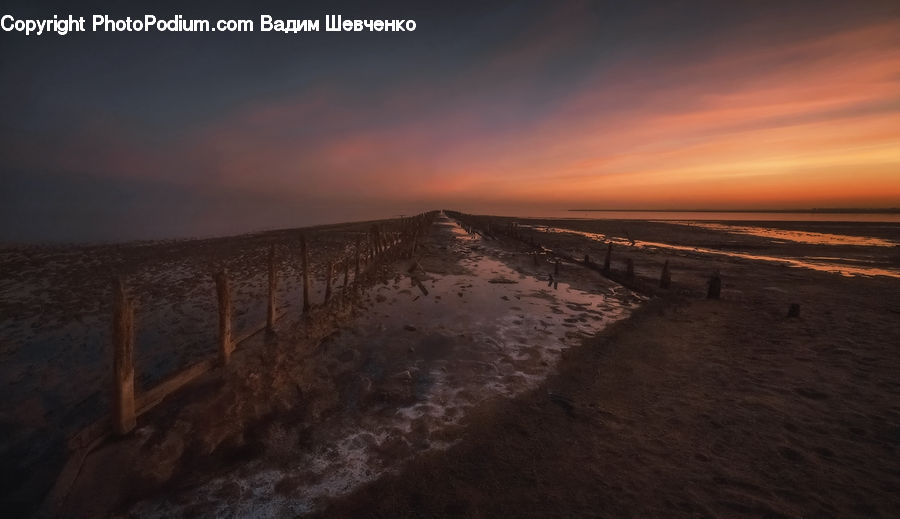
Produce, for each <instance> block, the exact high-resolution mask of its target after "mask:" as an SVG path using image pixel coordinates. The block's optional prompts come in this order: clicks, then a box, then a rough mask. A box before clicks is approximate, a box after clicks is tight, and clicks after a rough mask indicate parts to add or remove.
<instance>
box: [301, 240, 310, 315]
mask: <svg viewBox="0 0 900 519" xmlns="http://www.w3.org/2000/svg"><path fill="white" fill-rule="evenodd" d="M300 267H301V268H302V269H303V313H306V312H309V254H307V250H306V236H305V235H300Z"/></svg>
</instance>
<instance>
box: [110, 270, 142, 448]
mask: <svg viewBox="0 0 900 519" xmlns="http://www.w3.org/2000/svg"><path fill="white" fill-rule="evenodd" d="M113 296H114V298H115V299H114V306H113V330H112V332H113V333H112V337H113V381H114V388H113V413H112V422H113V430H114V431H115V433H116V434H120V435H122V434H127V433H129V432H131V431H132V430H133V429H134V428H135V426H136V425H137V418H136V417H135V405H134V303H133V302H132V301H131V300H129V299H128V296H127V295H126V294H125V283H124V282H123V281H122V279H121V278H116V279H115V280H114V281H113Z"/></svg>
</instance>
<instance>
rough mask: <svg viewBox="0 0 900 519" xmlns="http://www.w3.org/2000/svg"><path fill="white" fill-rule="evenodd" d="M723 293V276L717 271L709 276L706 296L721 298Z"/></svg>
mask: <svg viewBox="0 0 900 519" xmlns="http://www.w3.org/2000/svg"><path fill="white" fill-rule="evenodd" d="M721 294H722V278H721V277H719V273H718V272H716V273H714V274H713V275H712V277H710V278H709V283H708V286H707V290H706V298H707V299H719V296H720V295H721Z"/></svg>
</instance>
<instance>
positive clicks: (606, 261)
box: [603, 242, 612, 274]
mask: <svg viewBox="0 0 900 519" xmlns="http://www.w3.org/2000/svg"><path fill="white" fill-rule="evenodd" d="M611 265H612V242H609V243H608V244H607V246H606V258H605V259H604V260H603V272H605V273H607V274H609V269H610V267H611Z"/></svg>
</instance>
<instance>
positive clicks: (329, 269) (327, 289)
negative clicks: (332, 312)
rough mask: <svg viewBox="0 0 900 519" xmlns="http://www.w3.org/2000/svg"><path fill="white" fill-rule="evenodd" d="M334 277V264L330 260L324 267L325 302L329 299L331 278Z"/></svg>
mask: <svg viewBox="0 0 900 519" xmlns="http://www.w3.org/2000/svg"><path fill="white" fill-rule="evenodd" d="M333 277H334V265H333V264H332V263H331V261H329V262H328V266H326V267H325V302H326V303H327V302H328V300H329V299H331V278H333Z"/></svg>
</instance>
